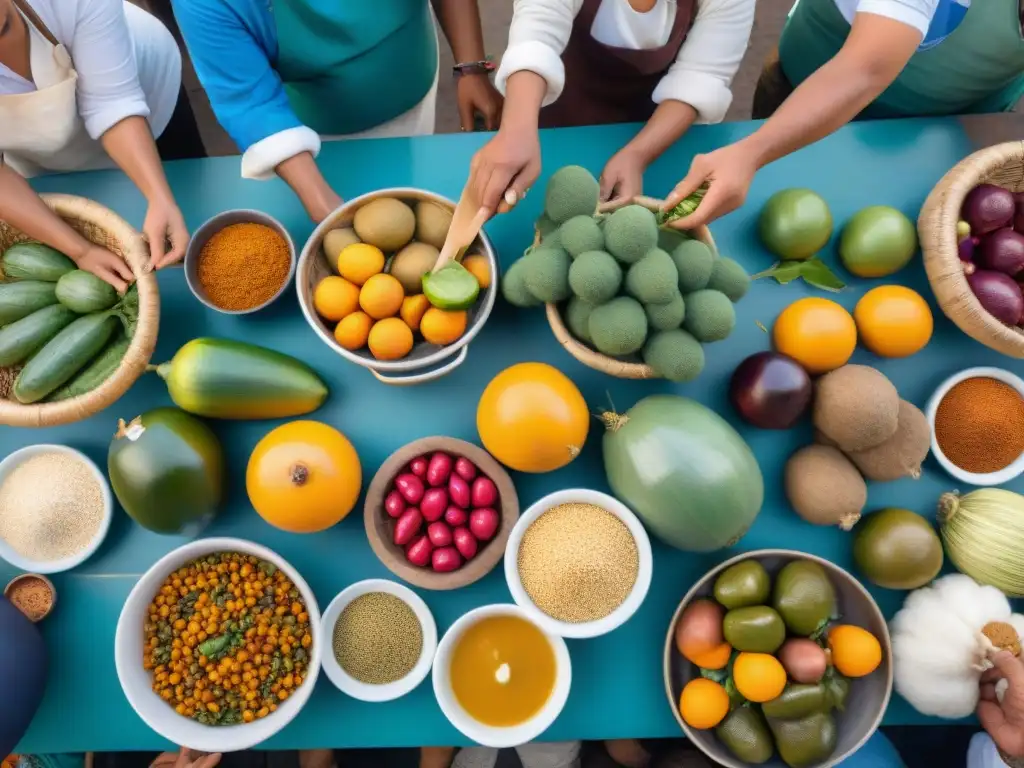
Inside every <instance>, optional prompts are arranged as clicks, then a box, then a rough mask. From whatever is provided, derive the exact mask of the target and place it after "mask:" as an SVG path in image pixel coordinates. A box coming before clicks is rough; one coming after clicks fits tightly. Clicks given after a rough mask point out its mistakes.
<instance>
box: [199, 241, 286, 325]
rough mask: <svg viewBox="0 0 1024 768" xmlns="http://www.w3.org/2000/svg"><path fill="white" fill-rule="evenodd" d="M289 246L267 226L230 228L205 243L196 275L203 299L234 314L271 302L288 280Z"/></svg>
mask: <svg viewBox="0 0 1024 768" xmlns="http://www.w3.org/2000/svg"><path fill="white" fill-rule="evenodd" d="M291 262H292V255H291V249H290V248H289V247H288V242H287V241H286V240H285V239H284V238H283V237H281V235H280V234H279V233H278V232H277V231H275V230H274V229H273V227H268V226H267V225H266V224H255V223H241V224H230V225H228V226H226V227H224V229H222V230H220V231H219V232H217V233H216V234H215V235H213V237H211V238H210V239H209V240H207V241H206V245H204V246H203V248H202V250H200V252H199V262H198V264H197V268H196V272H197V275H198V277H199V285H200V287H201V288H202V290H203V292H204V293H205V294H206V298H207V299H209V301H210V302H211V303H212V304H214V305H216V306H217V307H220V308H221V309H226V310H230V311H233V312H239V311H244V310H247V309H254V308H256V307H259V306H262V305H263V304H266V303H267V302H268V301H270V300H271V299H272V298H274V296H275V295H276V294H277V292H278V291H280V290H281V288H282V286H284V284H285V282H287V280H288V274H289V271H290V270H291Z"/></svg>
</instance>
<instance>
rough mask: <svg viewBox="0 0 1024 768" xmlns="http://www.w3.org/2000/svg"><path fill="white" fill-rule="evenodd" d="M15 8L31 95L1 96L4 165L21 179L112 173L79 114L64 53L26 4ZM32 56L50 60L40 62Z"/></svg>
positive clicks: (74, 78) (74, 79) (17, 1)
mask: <svg viewBox="0 0 1024 768" xmlns="http://www.w3.org/2000/svg"><path fill="white" fill-rule="evenodd" d="M14 5H15V7H16V8H17V9H18V10H19V11H20V12H21V15H22V18H24V19H25V22H26V24H27V25H28V32H29V37H30V41H29V50H30V59H31V61H32V80H33V81H34V83H35V86H36V90H35V91H32V92H30V93H16V94H6V95H2V96H0V152H2V154H3V160H4V162H6V163H7V164H8V165H10V166H11V167H12V168H14V169H15V170H16V171H18V172H19V173H20V174H22V175H23V176H26V177H30V176H37V175H39V174H40V173H43V172H45V171H80V170H93V169H97V168H112V167H114V162H113V161H112V160H111V159H110V156H109V155H107V153H106V151H105V150H104V149H103V145H102V144H100V142H98V141H96V140H95V139H93V138H92V137H91V136H89V134H88V132H87V131H86V130H85V123H84V122H83V121H82V118H81V116H80V115H79V114H78V100H77V93H76V88H77V85H78V73H77V72H75V68H74V64H73V63H72V61H71V55H70V54H69V53H68V51H67V48H65V47H64V46H63V45H61V44H60V43H59V42H57V38H56V37H54V36H53V33H51V32H50V30H49V29H47V28H46V25H45V24H44V23H43V21H42V19H40V18H39V16H38V15H37V14H36V12H35V11H33V10H32V8H31V7H30V6H29V5H28V3H27V2H25V0H14ZM36 51H41V52H43V53H46V52H48V53H49V54H50V55H49V56H45V55H44V56H39V55H37V53H36Z"/></svg>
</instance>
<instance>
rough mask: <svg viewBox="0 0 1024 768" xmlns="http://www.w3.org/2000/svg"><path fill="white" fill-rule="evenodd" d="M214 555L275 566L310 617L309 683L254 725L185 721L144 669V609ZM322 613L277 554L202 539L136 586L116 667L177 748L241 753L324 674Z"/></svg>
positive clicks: (277, 726)
mask: <svg viewBox="0 0 1024 768" xmlns="http://www.w3.org/2000/svg"><path fill="white" fill-rule="evenodd" d="M215 552H239V553H242V554H246V555H253V556H254V557H258V558H260V559H261V560H266V561H267V562H269V563H272V564H273V565H275V566H277V568H278V569H280V570H281V571H283V572H284V573H285V574H286V575H287V576H288V579H289V580H290V581H291V582H292V584H294V585H295V588H296V589H297V590H299V594H301V595H302V599H303V601H304V602H305V604H306V612H307V613H308V614H309V625H310V632H311V634H312V636H313V638H314V642H313V647H312V652H311V653H310V658H309V667H308V670H307V672H306V679H305V680H303V681H302V685H301V686H299V688H298V690H297V691H295V692H294V693H293V694H292V695H291V696H289V697H288V698H287V699H286V700H285V701H284V702H282V703H281V704H280V705H279V706H278V708H277V711H276V712H272V713H270V714H269V715H268V716H267V717H264V718H262V719H259V720H255V721H253V722H251V723H240V724H238V725H221V726H208V725H202V724H201V723H198V722H196V721H194V720H191V719H189V718H187V717H182V716H181V715H179V714H178V713H177V712H175V711H174V709H173V708H172V707H171V706H170V705H169V704H168V703H167V702H165V701H163V700H162V699H161V698H160V697H159V696H157V695H156V694H155V693H153V690H152V687H151V686H152V683H151V679H150V673H149V672H148V671H147V670H145V669H143V668H142V659H143V654H142V650H143V649H142V645H143V624H144V622H145V614H146V608H147V606H148V605H149V603H150V601H151V600H152V599H153V596H154V595H155V594H156V592H157V590H158V589H159V587H160V585H161V583H163V580H164V579H165V578H166V577H167V576H168V574H170V573H171V572H173V571H175V570H177V569H178V568H180V567H181V566H183V565H184V564H186V563H188V562H189V561H191V560H194V559H196V558H199V557H203V556H205V555H210V554H213V553H215ZM319 639H320V609H319V608H318V607H317V602H316V596H315V595H314V594H313V591H312V590H311V589H310V588H309V585H308V584H307V583H306V581H305V579H303V578H302V576H301V575H299V572H298V571H296V570H295V568H293V567H292V566H291V565H290V564H289V563H288V562H287V561H285V559H284V558H282V557H281V556H280V555H278V554H277V553H276V552H274V551H273V550H270V549H268V548H267V547H264V546H261V545H259V544H256V543H254V542H251V541H246V540H244V539H233V538H210V539H198V540H196V541H193V542H190V543H188V544H185V545H184V546H181V547H178V548H177V549H175V550H173V551H172V552H169V553H168V554H166V555H164V556H163V557H162V558H160V559H159V560H158V561H157V562H156V563H155V564H153V566H152V567H151V568H150V569H149V570H148V571H146V572H145V573H144V574H143V575H142V576H141V577H140V578H139V580H138V581H137V582H136V583H135V586H134V587H133V588H132V591H131V592H130V593H129V594H128V597H127V599H126V600H125V601H124V607H123V608H122V609H121V616H120V618H119V619H118V621H117V632H116V633H115V635H114V665H115V667H116V668H117V677H118V680H119V681H120V682H121V689H122V690H123V691H124V694H125V697H126V698H127V699H128V703H129V704H131V706H132V709H134V710H135V713H136V714H137V715H138V716H139V717H140V718H141V719H142V721H143V722H144V723H145V724H146V725H148V726H149V727H150V728H152V729H153V730H154V731H156V732H157V733H158V734H159V735H160V736H162V737H163V738H165V739H167V740H168V741H171V742H173V743H174V744H178V745H181V746H183V747H187V748H188V749H193V750H199V751H202V752H238V751H241V750H244V749H251V748H252V747H255V746H256V745H257V744H260V743H262V742H264V741H266V740H267V739H269V738H270V737H271V736H274V735H275V734H276V733H278V731H280V730H281V729H282V728H284V727H285V726H286V725H288V723H290V722H291V721H292V720H293V719H294V718H295V716H296V715H297V714H298V713H299V712H300V711H301V710H302V708H303V706H305V704H306V702H307V701H308V699H309V696H310V694H311V693H312V692H313V687H314V686H315V685H316V680H317V676H318V675H319V674H320V657H321V652H322V648H321V646H320V642H319Z"/></svg>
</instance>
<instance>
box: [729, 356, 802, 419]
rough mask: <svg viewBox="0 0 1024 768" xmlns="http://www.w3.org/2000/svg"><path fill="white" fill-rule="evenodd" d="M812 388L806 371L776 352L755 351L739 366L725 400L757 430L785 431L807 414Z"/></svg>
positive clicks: (791, 359) (798, 364)
mask: <svg viewBox="0 0 1024 768" xmlns="http://www.w3.org/2000/svg"><path fill="white" fill-rule="evenodd" d="M812 394H813V387H812V386H811V377H810V376H809V375H808V374H807V371H805V370H804V368H803V367H802V366H801V365H800V363H798V362H797V361H796V360H794V359H793V358H791V357H789V356H788V355H782V354H779V353H778V352H757V353H756V354H753V355H751V356H750V357H748V358H747V359H746V360H744V361H743V362H742V363H740V364H739V365H738V366H737V368H736V370H735V371H734V372H733V374H732V381H731V382H730V383H729V399H730V400H731V401H732V404H733V407H734V408H736V410H737V412H739V414H740V416H742V417H743V419H744V421H747V422H749V423H750V424H753V425H754V426H755V427H760V428H761V429H789V428H790V427H792V426H793V425H794V424H796V423H797V422H798V421H799V420H800V417H801V416H803V415H804V413H806V412H807V409H808V407H809V406H810V404H811V397H812Z"/></svg>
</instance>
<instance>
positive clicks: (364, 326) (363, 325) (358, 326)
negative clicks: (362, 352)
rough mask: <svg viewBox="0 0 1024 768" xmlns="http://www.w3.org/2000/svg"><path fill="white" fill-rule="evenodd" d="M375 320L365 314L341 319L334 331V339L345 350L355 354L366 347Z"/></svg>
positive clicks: (356, 314) (358, 313) (359, 313)
mask: <svg viewBox="0 0 1024 768" xmlns="http://www.w3.org/2000/svg"><path fill="white" fill-rule="evenodd" d="M372 326H373V319H372V318H371V317H370V316H369V315H368V314H366V313H365V312H353V313H352V314H351V315H347V316H346V317H343V318H342V319H341V322H340V323H338V326H337V327H336V328H335V329H334V338H335V340H336V341H337V342H338V343H339V344H341V346H343V347H344V348H345V349H347V350H349V351H350V352H355V351H356V350H357V349H362V348H363V347H365V346H366V340H367V338H369V336H370V328H371V327H372Z"/></svg>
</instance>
